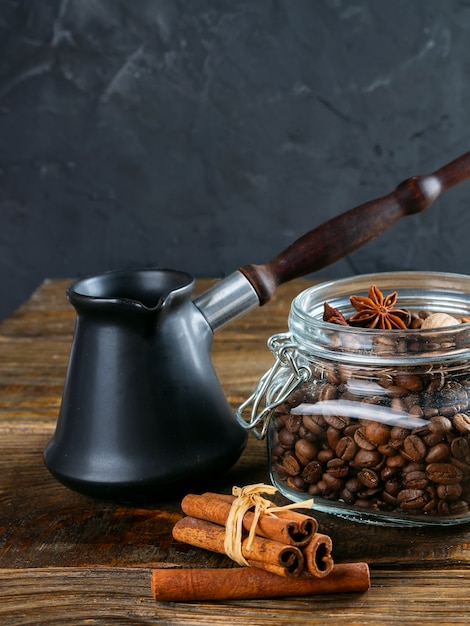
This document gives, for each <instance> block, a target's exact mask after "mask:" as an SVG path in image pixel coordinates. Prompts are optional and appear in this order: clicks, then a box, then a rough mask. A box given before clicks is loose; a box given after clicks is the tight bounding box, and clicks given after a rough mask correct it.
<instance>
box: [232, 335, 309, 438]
mask: <svg viewBox="0 0 470 626" xmlns="http://www.w3.org/2000/svg"><path fill="white" fill-rule="evenodd" d="M267 345H268V348H269V349H270V350H271V352H272V353H273V355H274V357H275V359H276V360H275V362H274V365H272V367H271V368H270V369H269V370H268V371H267V372H265V373H264V374H263V376H261V378H260V379H259V382H258V384H257V385H256V387H255V390H254V392H253V393H252V394H251V396H250V397H249V398H248V399H247V400H245V402H243V403H242V404H241V405H240V406H239V408H238V410H237V411H236V413H235V415H236V417H237V420H238V421H239V423H240V424H241V425H242V426H243V427H244V428H246V429H247V430H251V431H252V432H253V434H254V436H255V437H256V438H257V439H264V438H265V437H266V433H267V430H268V426H269V421H270V419H271V414H272V411H273V409H275V408H276V407H277V406H279V405H280V404H282V403H283V402H285V400H286V399H287V398H288V397H289V395H290V394H291V393H292V392H293V391H295V389H297V387H298V386H299V385H300V384H301V383H304V382H307V380H309V378H311V376H312V372H311V370H310V368H309V367H307V366H304V365H299V363H298V360H299V356H300V355H301V354H302V350H301V348H300V346H299V345H298V344H297V343H295V341H293V340H292V337H291V335H290V334H289V333H279V334H277V335H273V336H272V337H270V338H269V339H268V342H267ZM282 374H286V375H287V378H286V380H285V381H284V380H283V377H282V376H281V375H282ZM278 377H279V378H281V380H280V381H279V388H278V389H276V390H274V391H272V392H271V393H270V394H269V396H268V392H269V391H271V390H270V388H271V385H272V384H273V382H275V380H276V378H278ZM262 402H264V408H263V409H261V410H260V405H261V403H262ZM250 405H252V406H251V413H250V417H249V420H245V419H244V417H243V413H244V412H245V411H246V410H247V409H248V408H249V407H250Z"/></svg>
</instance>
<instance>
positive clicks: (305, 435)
mask: <svg viewBox="0 0 470 626" xmlns="http://www.w3.org/2000/svg"><path fill="white" fill-rule="evenodd" d="M299 437H300V438H301V439H305V440H306V441H310V442H311V443H314V442H316V441H317V440H318V436H317V435H316V434H315V433H312V431H311V430H308V428H305V426H304V424H303V423H302V424H301V425H300V427H299Z"/></svg>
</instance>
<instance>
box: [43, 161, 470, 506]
mask: <svg viewBox="0 0 470 626" xmlns="http://www.w3.org/2000/svg"><path fill="white" fill-rule="evenodd" d="M469 176H470V152H467V153H466V154H464V155H462V156H461V157H459V158H458V159H456V160H454V161H452V162H451V163H449V164H448V165H446V166H444V167H442V168H441V169H439V170H437V171H436V172H434V173H433V174H431V175H427V176H420V177H413V178H410V179H407V180H406V181H404V182H403V183H401V184H400V185H399V186H398V187H397V188H396V189H395V190H394V191H393V192H392V193H390V194H388V195H386V196H383V197H381V198H378V199H377V200H374V201H371V202H367V203H366V204H363V205H360V206H358V207H355V208H354V209H351V210H350V211H348V212H346V213H343V214H342V215H339V216H338V217H335V218H333V219H332V220H330V221H328V222H326V223H324V224H323V225H321V226H319V227H318V228H316V229H314V230H312V231H310V232H309V233H307V234H306V235H304V236H303V237H301V238H300V239H298V240H297V241H296V242H294V243H293V244H292V245H291V246H289V247H288V248H287V249H286V250H284V251H283V252H282V253H281V254H279V255H278V256H276V257H275V258H274V259H273V260H272V261H270V262H269V263H267V264H265V265H245V266H243V267H241V268H240V269H239V270H237V271H236V272H234V273H233V274H230V275H229V276H228V277H227V278H225V279H222V280H221V281H218V282H217V283H215V284H214V286H213V287H211V288H210V289H208V290H207V291H206V292H204V293H202V294H201V295H199V296H197V297H196V298H194V299H192V291H193V287H194V279H193V278H192V276H190V275H189V274H187V273H185V272H181V271H174V270H159V269H140V270H132V271H122V272H108V273H104V274H101V275H98V276H93V277H89V278H84V279H82V280H78V281H77V282H75V283H73V284H72V285H70V286H69V287H68V289H67V297H68V299H69V300H70V302H71V304H72V305H73V306H74V307H75V309H76V328H75V333H74V337H73V342H72V348H71V353H70V360H69V366H68V371H67V376H66V380H65V385H64V391H63V398H62V404H61V408H60V413H59V417H58V422H57V427H56V430H55V433H54V435H53V437H52V439H51V440H50V442H49V443H48V445H47V447H46V449H45V451H44V460H45V464H46V466H47V467H48V469H49V470H50V472H51V473H52V474H53V475H54V476H55V477H56V478H57V479H58V480H59V481H60V482H62V483H63V484H64V485H66V486H68V487H70V488H71V489H73V490H76V491H78V492H81V493H84V494H87V495H90V496H95V497H99V498H104V499H110V500H115V501H127V502H130V501H138V500H142V499H145V500H161V499H162V498H169V497H174V496H175V495H177V494H179V493H181V492H185V491H189V490H190V489H195V488H198V486H203V485H205V484H210V483H212V482H213V481H214V480H215V479H216V478H217V477H219V476H220V475H221V474H223V473H224V472H225V471H226V470H228V469H229V468H230V467H231V466H232V465H233V464H234V463H235V462H236V460H237V459H238V458H239V456H240V454H241V453H242V451H243V449H244V446H245V443H246V438H247V434H246V433H247V431H246V428H245V427H244V426H243V425H241V424H240V423H239V421H237V420H236V418H235V417H234V413H233V410H232V408H231V407H230V405H229V404H228V402H227V400H226V398H225V396H224V393H223V391H222V388H221V386H220V383H219V381H218V379H217V375H216V373H215V370H214V367H213V365H212V361H211V349H212V341H213V333H214V332H215V331H216V330H218V329H219V328H221V327H222V326H224V325H225V324H227V323H229V322H230V321H232V320H233V319H235V318H236V317H238V316H239V315H242V314H243V313H245V312H246V311H248V310H249V309H251V308H253V307H255V306H260V305H263V304H265V303H266V302H268V301H269V299H270V298H271V296H272V294H273V293H274V291H275V289H276V287H277V286H278V285H280V284H282V283H284V282H287V281H289V280H291V279H293V278H296V277H300V276H305V275H306V274H309V273H311V272H314V271H317V270H319V269H321V268H322V267H326V266H327V265H329V264H331V263H333V262H334V261H337V260H338V259H340V258H342V257H344V256H346V255H347V254H349V253H350V252H352V251H353V250H355V249H356V248H358V247H360V246H362V245H364V244H365V243H367V242H368V241H370V240H371V239H373V238H375V237H376V236H378V235H379V234H380V233H381V232H383V231H384V230H385V229H386V228H388V227H389V226H391V225H392V224H393V223H394V222H396V221H397V220H398V219H399V218H401V217H403V216H405V215H411V214H414V213H418V212H420V211H422V210H424V209H426V208H427V207H428V206H430V205H431V204H432V202H434V200H435V199H436V198H437V197H438V196H439V195H440V193H441V192H442V191H444V190H446V189H448V188H450V187H452V186H453V185H456V184H457V183H460V182H462V181H463V180H465V179H466V178H468V177H469Z"/></svg>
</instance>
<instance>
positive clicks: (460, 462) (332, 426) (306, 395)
mask: <svg viewBox="0 0 470 626" xmlns="http://www.w3.org/2000/svg"><path fill="white" fill-rule="evenodd" d="M372 284H375V285H376V286H377V287H378V288H379V289H380V290H381V291H382V292H383V294H384V295H388V294H389V293H390V292H395V291H396V292H398V300H397V303H396V306H397V308H400V309H407V310H408V311H410V312H418V311H428V312H441V313H448V314H451V315H453V316H455V317H456V318H457V321H456V324H455V325H452V326H447V327H441V328H429V329H421V328H418V329H408V328H407V329H405V330H378V329H373V328H357V327H351V326H340V325H337V324H333V323H330V322H325V321H323V310H324V303H325V302H328V303H329V304H330V305H331V306H333V307H335V308H336V309H338V310H339V311H341V313H342V314H343V315H344V316H345V317H346V318H347V317H349V316H350V315H351V314H352V313H355V310H354V309H353V308H352V306H351V304H350V301H349V297H350V296H351V295H367V293H368V290H369V287H370V286H371V285H372ZM465 316H470V277H468V276H463V275H457V274H444V273H433V272H431V273H429V272H426V273H421V272H394V273H383V274H373V275H372V274H371V275H362V276H356V277H353V278H348V279H344V280H336V281H331V282H325V283H322V284H319V285H316V286H314V287H311V288H309V289H307V290H305V291H303V292H302V293H300V294H299V295H298V296H297V297H296V298H295V299H294V300H293V302H292V306H291V311H290V315H289V322H288V326H289V331H288V332H286V333H282V334H278V335H273V336H272V337H271V338H270V339H269V341H268V346H269V348H270V349H271V351H272V352H273V355H274V356H275V363H274V365H273V367H272V368H271V369H270V370H269V371H268V372H266V373H265V375H264V376H263V377H262V378H261V379H260V381H259V384H258V386H257V388H256V390H255V392H254V394H253V395H252V396H251V398H249V399H248V400H247V401H246V402H245V403H244V404H243V405H242V406H241V407H240V409H239V411H238V413H237V415H238V418H239V420H240V421H242V422H243V423H244V424H245V425H246V426H247V428H249V429H251V430H252V431H253V432H254V434H255V435H256V436H257V437H258V438H264V437H265V436H267V446H268V462H269V469H270V475H271V480H272V482H273V484H274V485H275V486H276V487H277V488H278V489H279V491H280V492H281V493H282V494H284V495H285V496H286V497H288V498H289V499H290V500H292V501H295V502H301V501H303V500H307V499H310V498H313V500H314V502H313V508H314V509H317V510H319V511H324V512H328V513H333V514H335V515H338V516H342V517H346V518H350V519H353V520H356V521H363V522H368V523H376V524H384V525H398V526H403V525H408V526H410V525H411V526H413V525H415V526H423V525H438V526H439V525H445V524H447V525H451V524H459V523H464V522H468V521H470V405H469V393H470V391H469V390H470V324H469V323H465V322H460V319H461V318H462V317H465ZM262 404H264V406H263V408H261V406H262ZM249 406H251V407H252V410H251V417H250V419H249V420H248V421H245V418H244V417H243V413H244V411H245V410H247V409H248V407H249Z"/></svg>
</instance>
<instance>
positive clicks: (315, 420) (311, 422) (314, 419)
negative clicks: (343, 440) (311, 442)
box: [302, 415, 326, 435]
mask: <svg viewBox="0 0 470 626" xmlns="http://www.w3.org/2000/svg"><path fill="white" fill-rule="evenodd" d="M302 423H303V425H304V426H305V428H306V429H307V430H309V431H310V432H312V433H315V434H316V435H321V434H322V432H323V431H324V430H325V429H326V424H325V420H324V419H323V417H322V416H321V415H303V416H302Z"/></svg>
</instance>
